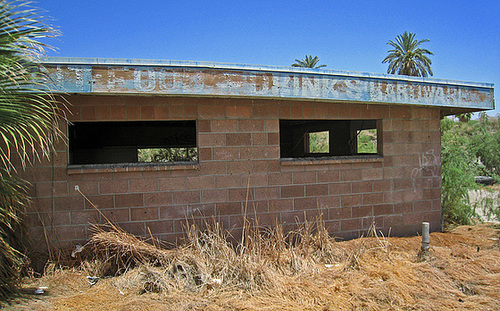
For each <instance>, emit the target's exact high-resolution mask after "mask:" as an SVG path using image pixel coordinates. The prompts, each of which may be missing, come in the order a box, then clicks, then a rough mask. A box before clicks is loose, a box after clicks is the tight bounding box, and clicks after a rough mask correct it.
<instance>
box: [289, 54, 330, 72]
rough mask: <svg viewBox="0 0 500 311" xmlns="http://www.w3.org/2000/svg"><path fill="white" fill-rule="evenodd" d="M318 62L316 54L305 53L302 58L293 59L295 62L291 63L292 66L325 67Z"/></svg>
mask: <svg viewBox="0 0 500 311" xmlns="http://www.w3.org/2000/svg"><path fill="white" fill-rule="evenodd" d="M318 62H319V58H318V56H314V57H313V56H312V55H306V58H304V59H295V63H293V64H292V67H303V68H316V69H317V68H322V67H326V65H318V66H316V64H317V63H318Z"/></svg>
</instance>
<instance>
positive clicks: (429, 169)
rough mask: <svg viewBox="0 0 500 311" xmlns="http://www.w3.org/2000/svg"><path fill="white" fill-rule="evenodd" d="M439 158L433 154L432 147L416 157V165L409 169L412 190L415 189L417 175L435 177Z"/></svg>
mask: <svg viewBox="0 0 500 311" xmlns="http://www.w3.org/2000/svg"><path fill="white" fill-rule="evenodd" d="M439 165H440V163H439V158H438V157H437V156H436V154H434V149H429V150H427V151H426V152H424V153H422V154H420V155H419V157H418V167H416V168H414V169H413V170H412V171H411V183H412V186H413V191H417V185H418V177H420V176H426V177H436V176H438V173H439V171H438V168H439Z"/></svg>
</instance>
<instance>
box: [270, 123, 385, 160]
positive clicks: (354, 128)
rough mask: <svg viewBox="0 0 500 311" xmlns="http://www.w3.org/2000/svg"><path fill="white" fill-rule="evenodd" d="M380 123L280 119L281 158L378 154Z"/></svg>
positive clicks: (379, 147) (379, 153)
mask: <svg viewBox="0 0 500 311" xmlns="http://www.w3.org/2000/svg"><path fill="white" fill-rule="evenodd" d="M380 124H381V122H380V120H280V124H279V127H280V153H281V158H319V157H322V158H328V157H355V156H360V157H366V156H379V155H381V152H380V150H381V146H380V140H379V139H378V136H379V135H380V134H381V131H380V129H379V127H380Z"/></svg>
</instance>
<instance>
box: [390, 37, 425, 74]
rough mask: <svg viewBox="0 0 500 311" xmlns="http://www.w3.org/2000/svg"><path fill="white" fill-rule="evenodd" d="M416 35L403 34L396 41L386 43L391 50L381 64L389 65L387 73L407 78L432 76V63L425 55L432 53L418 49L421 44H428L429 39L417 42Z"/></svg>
mask: <svg viewBox="0 0 500 311" xmlns="http://www.w3.org/2000/svg"><path fill="white" fill-rule="evenodd" d="M415 37H416V34H414V33H411V32H410V33H409V32H406V31H405V32H404V33H403V34H402V35H398V36H397V37H396V39H395V40H394V41H393V40H390V41H389V42H387V45H389V46H391V47H392V48H393V49H390V50H389V51H387V52H388V53H389V54H388V55H387V56H386V57H385V58H384V59H383V60H382V63H389V66H388V68H387V73H390V74H399V75H407V76H418V77H427V76H428V75H431V76H432V75H433V72H432V70H431V64H432V61H431V60H430V58H429V57H428V56H427V55H433V53H432V52H431V51H429V50H427V49H422V48H419V46H420V45H421V44H422V43H425V42H429V41H430V40H429V39H423V40H420V41H417V40H416V39H415Z"/></svg>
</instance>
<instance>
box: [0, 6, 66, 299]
mask: <svg viewBox="0 0 500 311" xmlns="http://www.w3.org/2000/svg"><path fill="white" fill-rule="evenodd" d="M55 35H57V32H56V31H55V30H54V29H53V28H52V27H50V26H48V25H46V24H45V23H44V19H43V17H41V15H40V13H39V10H37V9H36V8H33V7H31V6H29V3H28V2H23V1H12V2H7V1H2V0H0V298H2V297H5V296H7V295H8V294H10V293H12V292H13V291H15V290H16V284H17V280H18V277H19V272H20V268H21V266H22V264H23V263H24V262H25V260H24V259H25V257H24V255H23V254H22V252H21V251H20V249H16V247H15V245H16V244H19V243H18V242H19V241H18V239H17V235H16V233H17V232H19V230H20V228H22V221H23V220H22V219H23V211H24V207H25V206H26V203H27V201H28V195H27V192H26V187H25V186H24V185H26V183H25V182H23V181H22V180H20V179H19V178H18V177H16V176H15V175H14V174H13V173H14V172H15V167H14V164H13V163H14V162H13V161H12V160H13V158H14V157H17V158H19V159H20V163H21V166H23V167H24V166H25V165H26V164H28V163H31V162H32V161H35V160H37V159H39V158H40V157H42V156H48V155H49V153H50V151H51V150H52V148H53V141H54V139H55V138H57V137H59V136H60V135H61V132H60V131H59V130H58V120H59V115H60V110H61V109H62V107H60V106H59V104H58V103H57V101H56V100H55V98H54V97H53V96H52V95H51V93H50V92H49V88H48V85H49V84H48V83H49V80H48V76H47V75H46V74H45V73H44V71H43V70H42V69H43V68H42V65H41V63H40V61H39V58H40V56H42V55H44V48H49V47H48V46H47V45H45V44H43V43H41V42H40V40H41V39H42V40H43V39H44V38H48V37H53V36H55Z"/></svg>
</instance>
